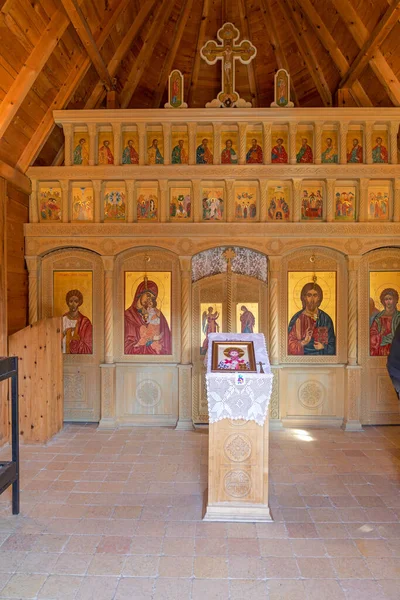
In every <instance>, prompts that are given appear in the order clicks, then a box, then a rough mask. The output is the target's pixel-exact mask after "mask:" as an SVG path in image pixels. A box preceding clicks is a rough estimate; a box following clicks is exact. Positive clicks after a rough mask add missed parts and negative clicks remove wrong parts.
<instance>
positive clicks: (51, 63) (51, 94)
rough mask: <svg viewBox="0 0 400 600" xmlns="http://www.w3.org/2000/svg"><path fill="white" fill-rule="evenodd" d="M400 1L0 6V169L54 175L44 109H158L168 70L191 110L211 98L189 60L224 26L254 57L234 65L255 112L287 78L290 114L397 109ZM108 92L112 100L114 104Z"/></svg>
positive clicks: (207, 78)
mask: <svg viewBox="0 0 400 600" xmlns="http://www.w3.org/2000/svg"><path fill="white" fill-rule="evenodd" d="M399 16H400V0H374V1H373V2H366V1H365V0H324V2H320V1H319V0H230V1H228V0H0V39H1V41H2V43H1V44H0V102H1V108H0V136H1V137H0V161H2V162H3V163H6V164H8V165H11V166H12V167H16V168H17V169H19V170H20V171H22V172H25V171H26V169H27V168H28V166H29V165H31V164H39V165H51V164H53V163H55V164H60V163H61V162H62V156H63V133H62V131H61V130H60V129H59V128H58V127H55V126H54V124H53V117H52V111H53V109H62V108H63V109H69V108H71V109H72V108H73V109H79V108H101V107H104V106H106V103H107V93H108V98H109V100H110V99H111V100H112V99H113V97H114V96H116V97H117V99H118V102H119V105H120V106H121V107H123V108H128V107H129V108H157V107H162V106H164V103H165V102H166V101H167V81H168V75H169V72H170V71H171V70H172V69H173V68H177V69H180V70H181V71H182V73H183V74H184V76H185V96H186V97H185V100H186V101H187V102H188V104H189V106H190V107H196V108H200V107H203V106H204V105H205V104H206V102H208V101H210V100H212V99H213V98H215V96H216V94H217V93H218V91H219V90H220V81H221V74H220V70H221V65H220V63H217V64H216V65H213V66H209V65H207V64H206V63H205V62H204V61H203V60H202V59H201V58H200V53H199V50H200V48H201V47H202V45H203V44H204V43H205V41H207V40H208V39H216V34H217V31H218V29H219V28H220V27H221V26H222V24H223V23H224V22H226V21H231V22H232V23H234V24H235V25H236V27H237V28H238V29H239V30H240V32H241V39H243V38H249V39H250V40H251V42H252V43H253V44H254V45H255V46H256V47H257V56H256V58H255V60H254V61H253V62H252V63H251V64H250V65H242V64H237V65H236V88H237V90H238V91H239V92H240V95H241V96H242V97H243V98H245V99H246V100H249V101H251V102H252V103H253V106H254V107H258V106H264V107H265V106H269V105H270V103H271V102H272V100H273V82H274V73H275V71H276V70H277V68H280V67H284V68H286V69H288V70H289V72H290V74H291V77H292V86H293V89H292V98H293V99H294V101H295V104H296V105H297V106H308V107H312V106H330V105H335V104H336V105H337V104H338V105H344V104H345V105H346V106H400V81H399V78H400V49H398V45H399V44H400V24H399ZM114 92H115V93H114Z"/></svg>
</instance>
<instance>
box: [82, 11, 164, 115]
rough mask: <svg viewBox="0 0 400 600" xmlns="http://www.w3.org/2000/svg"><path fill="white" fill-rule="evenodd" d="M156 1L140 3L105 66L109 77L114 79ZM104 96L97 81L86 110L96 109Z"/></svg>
mask: <svg viewBox="0 0 400 600" xmlns="http://www.w3.org/2000/svg"><path fill="white" fill-rule="evenodd" d="M156 1H157V0H145V2H143V3H142V6H141V8H140V10H139V12H138V14H137V15H136V17H135V19H134V21H133V23H132V25H131V26H130V27H129V29H128V31H127V32H126V34H125V35H124V37H123V39H122V41H121V43H120V44H119V46H118V48H117V49H116V51H115V52H114V55H113V57H112V58H111V60H110V62H109V63H108V65H107V68H108V72H109V73H110V75H111V77H114V76H115V75H116V73H117V70H118V67H119V65H120V64H121V62H122V61H123V60H124V58H125V56H126V55H127V53H128V52H129V49H130V47H131V46H132V44H133V42H134V41H135V38H136V36H137V35H138V33H139V31H140V29H141V28H142V26H143V24H144V22H145V21H146V19H147V17H148V15H149V13H150V11H151V10H152V8H153V7H154V5H155V3H156ZM104 96H105V90H104V86H103V85H102V83H101V81H99V82H98V83H97V84H96V86H95V88H94V90H93V92H92V93H91V94H90V96H89V98H88V100H87V102H86V105H85V108H87V109H90V108H96V107H97V106H98V105H99V104H100V103H101V102H102V100H103V98H104Z"/></svg>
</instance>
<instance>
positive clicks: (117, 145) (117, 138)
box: [112, 123, 122, 165]
mask: <svg viewBox="0 0 400 600" xmlns="http://www.w3.org/2000/svg"><path fill="white" fill-rule="evenodd" d="M112 128H113V136H114V165H120V164H121V148H122V141H121V123H113V126H112Z"/></svg>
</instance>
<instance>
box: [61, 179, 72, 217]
mask: <svg viewBox="0 0 400 600" xmlns="http://www.w3.org/2000/svg"><path fill="white" fill-rule="evenodd" d="M60 186H61V196H62V197H61V202H62V204H61V220H62V222H63V223H69V220H70V204H71V203H70V201H69V180H68V179H61V180H60Z"/></svg>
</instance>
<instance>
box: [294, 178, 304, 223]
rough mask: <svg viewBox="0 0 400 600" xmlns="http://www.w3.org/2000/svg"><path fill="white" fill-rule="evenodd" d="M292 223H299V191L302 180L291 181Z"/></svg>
mask: <svg viewBox="0 0 400 600" xmlns="http://www.w3.org/2000/svg"><path fill="white" fill-rule="evenodd" d="M292 181H293V207H292V211H293V221H295V222H297V223H298V222H299V221H301V189H302V186H303V180H302V179H293V180H292Z"/></svg>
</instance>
